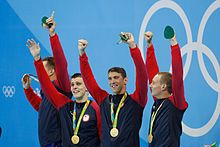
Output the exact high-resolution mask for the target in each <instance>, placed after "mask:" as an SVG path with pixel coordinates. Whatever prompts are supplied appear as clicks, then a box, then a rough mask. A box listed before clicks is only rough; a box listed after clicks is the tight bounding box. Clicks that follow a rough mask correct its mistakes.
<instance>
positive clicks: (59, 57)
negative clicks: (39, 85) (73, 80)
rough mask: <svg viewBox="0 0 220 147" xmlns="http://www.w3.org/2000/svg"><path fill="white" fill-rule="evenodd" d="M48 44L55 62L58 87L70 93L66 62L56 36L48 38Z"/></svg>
mask: <svg viewBox="0 0 220 147" xmlns="http://www.w3.org/2000/svg"><path fill="white" fill-rule="evenodd" d="M50 43H51V48H52V51H53V56H54V61H55V69H56V76H57V81H58V86H59V88H60V89H61V90H63V91H65V92H70V79H69V75H68V70H67V61H66V57H65V55H64V53H63V49H62V46H61V44H60V40H59V38H58V36H57V34H55V35H54V36H53V37H50Z"/></svg>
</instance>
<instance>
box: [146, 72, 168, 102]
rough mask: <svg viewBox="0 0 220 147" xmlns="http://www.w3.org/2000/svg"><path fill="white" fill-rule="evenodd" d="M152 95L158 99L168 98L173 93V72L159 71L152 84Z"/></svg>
mask: <svg viewBox="0 0 220 147" xmlns="http://www.w3.org/2000/svg"><path fill="white" fill-rule="evenodd" d="M150 88H151V93H152V96H154V97H155V98H157V99H160V98H166V97H169V96H170V95H172V74H171V73H169V72H159V73H158V74H156V75H155V76H154V78H153V80H152V82H151V84H150Z"/></svg>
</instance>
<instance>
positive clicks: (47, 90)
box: [27, 39, 71, 109]
mask: <svg viewBox="0 0 220 147" xmlns="http://www.w3.org/2000/svg"><path fill="white" fill-rule="evenodd" d="M27 46H28V48H29V50H30V52H31V54H32V56H33V58H34V60H35V62H34V65H35V68H36V71H37V75H38V79H39V82H40V85H41V88H42V90H43V92H44V94H45V95H46V97H47V98H48V99H49V100H50V101H51V102H52V104H53V105H54V106H55V107H56V108H57V109H60V108H61V107H62V106H64V105H65V104H66V103H67V102H70V101H71V100H70V99H69V98H67V97H66V96H64V95H63V94H61V93H59V92H58V91H57V90H56V88H55V87H54V85H53V84H52V82H51V81H50V79H49V77H48V75H47V73H46V71H45V69H44V66H43V62H42V60H41V58H40V46H39V44H36V42H35V41H34V40H33V39H32V40H28V42H27Z"/></svg>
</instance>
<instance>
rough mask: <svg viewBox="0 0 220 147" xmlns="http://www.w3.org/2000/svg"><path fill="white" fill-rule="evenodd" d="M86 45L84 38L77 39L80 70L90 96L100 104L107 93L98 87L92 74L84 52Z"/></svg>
mask: <svg viewBox="0 0 220 147" xmlns="http://www.w3.org/2000/svg"><path fill="white" fill-rule="evenodd" d="M87 45H88V42H87V41H86V40H83V39H81V40H79V41H78V49H79V55H80V57H79V60H80V71H81V74H82V78H83V81H84V83H85V85H86V87H87V89H88V91H89V93H90V94H91V95H92V97H93V98H94V99H95V100H96V102H97V103H98V104H101V102H102V101H103V100H104V98H105V97H106V96H108V93H107V92H106V91H105V90H103V89H101V88H100V87H99V85H98V84H97V82H96V80H95V78H94V75H93V73H92V70H91V68H90V65H89V62H88V57H87V56H86V53H85V48H86V47H87Z"/></svg>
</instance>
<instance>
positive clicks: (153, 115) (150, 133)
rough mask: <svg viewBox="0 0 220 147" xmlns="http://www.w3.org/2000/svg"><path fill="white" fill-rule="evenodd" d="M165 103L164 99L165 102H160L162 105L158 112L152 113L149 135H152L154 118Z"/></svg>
mask: <svg viewBox="0 0 220 147" xmlns="http://www.w3.org/2000/svg"><path fill="white" fill-rule="evenodd" d="M163 103H164V101H163V102H162V103H161V104H160V106H159V107H158V108H157V110H156V112H153V113H152V115H151V122H150V132H149V135H152V131H153V125H154V120H155V119H156V115H157V112H158V111H159V110H160V108H161V107H162V105H163Z"/></svg>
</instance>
